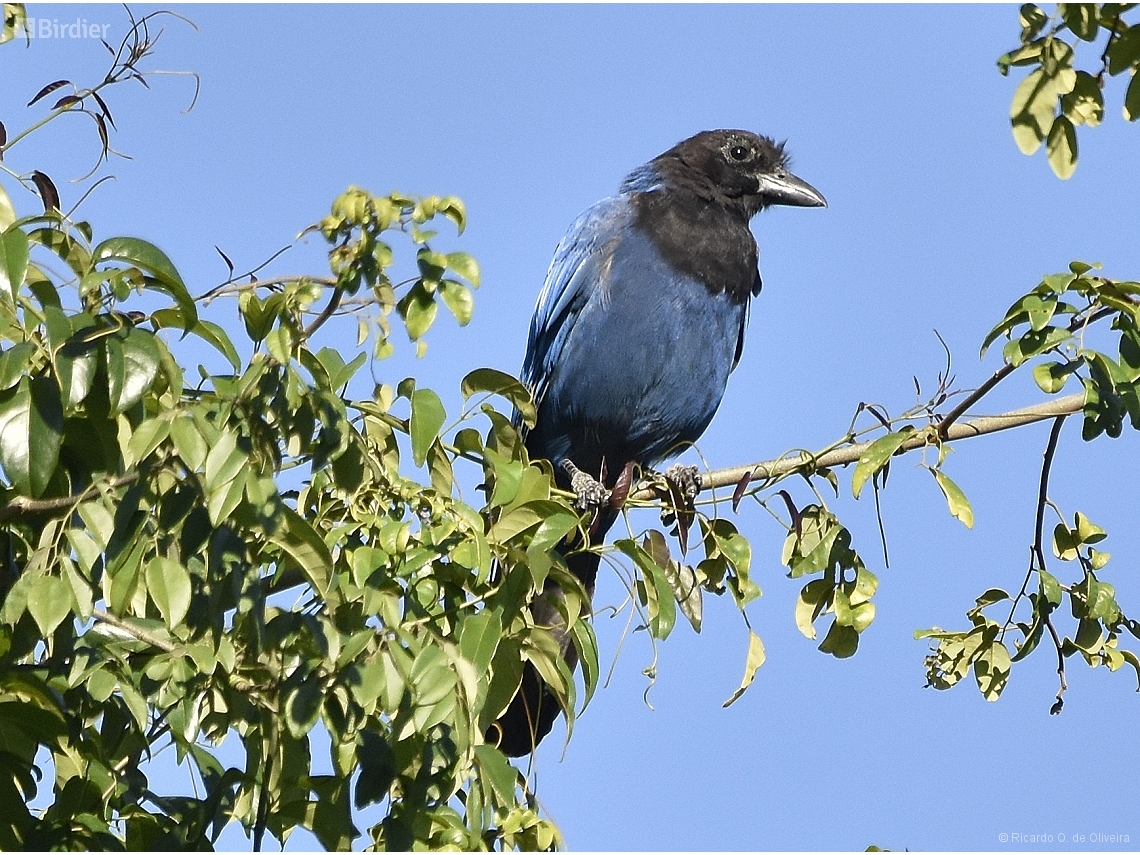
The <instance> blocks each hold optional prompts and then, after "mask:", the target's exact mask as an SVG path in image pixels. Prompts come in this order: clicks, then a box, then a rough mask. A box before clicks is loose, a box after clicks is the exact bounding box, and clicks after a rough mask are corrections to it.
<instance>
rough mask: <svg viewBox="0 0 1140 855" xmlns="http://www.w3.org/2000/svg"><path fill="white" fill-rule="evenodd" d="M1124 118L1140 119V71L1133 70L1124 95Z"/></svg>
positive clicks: (1131, 120) (1133, 120)
mask: <svg viewBox="0 0 1140 855" xmlns="http://www.w3.org/2000/svg"><path fill="white" fill-rule="evenodd" d="M1133 29H1137V28H1136V27H1133ZM1124 118H1126V119H1127V120H1128V121H1130V122H1135V121H1136V120H1137V119H1140V69H1133V71H1132V80H1130V81H1129V83H1128V91H1127V92H1126V93H1125V95H1124Z"/></svg>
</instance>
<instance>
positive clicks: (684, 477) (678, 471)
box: [663, 463, 701, 509]
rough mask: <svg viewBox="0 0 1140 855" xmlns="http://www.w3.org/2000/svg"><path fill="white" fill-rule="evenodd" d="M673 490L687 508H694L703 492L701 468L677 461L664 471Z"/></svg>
mask: <svg viewBox="0 0 1140 855" xmlns="http://www.w3.org/2000/svg"><path fill="white" fill-rule="evenodd" d="M663 475H664V477H665V481H666V482H667V483H668V484H669V486H670V488H671V491H672V492H673V493H674V494H675V495H676V496H677V497H679V498H680V499H681V500H682V502H683V503H684V506H685V508H686V509H689V508H692V507H693V503H694V502H695V501H696V499H697V494H698V493H700V492H701V470H700V469H698V468H697V467H696V466H683V465H681V464H680V463H676V464H674V465H673V466H670V467H669V468H668V469H666V470H665V472H664V473H663Z"/></svg>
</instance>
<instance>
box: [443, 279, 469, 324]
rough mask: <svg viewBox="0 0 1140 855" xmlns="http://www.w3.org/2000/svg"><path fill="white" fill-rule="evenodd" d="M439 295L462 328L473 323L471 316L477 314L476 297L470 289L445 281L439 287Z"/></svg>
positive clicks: (457, 283)
mask: <svg viewBox="0 0 1140 855" xmlns="http://www.w3.org/2000/svg"><path fill="white" fill-rule="evenodd" d="M439 295H440V296H441V297H442V298H443V302H444V304H445V305H446V306H447V308H448V309H450V310H451V314H453V315H455V320H457V321H458V322H459V325H460V326H461V327H465V326H467V324H468V323H470V322H471V316H472V315H473V314H474V312H475V297H474V295H473V294H472V293H471V289H470V288H468V287H467V286H466V285H463V284H461V283H459V282H453V281H452V280H450V279H444V280H443V282H442V283H441V284H440V287H439Z"/></svg>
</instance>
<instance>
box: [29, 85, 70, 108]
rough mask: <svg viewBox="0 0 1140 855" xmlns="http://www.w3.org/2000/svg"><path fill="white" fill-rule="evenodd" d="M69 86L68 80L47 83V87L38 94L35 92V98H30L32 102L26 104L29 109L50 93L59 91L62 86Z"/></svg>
mask: <svg viewBox="0 0 1140 855" xmlns="http://www.w3.org/2000/svg"><path fill="white" fill-rule="evenodd" d="M70 85H71V81H70V80H56V81H53V82H52V83H49V84H48V85H47V86H45V87H44V88H43V89H41V90H40V91H39V92H37V93H36V94H35V96H34V97H33V98H32V100H31V101H29V102H28V103H27V106H28V107H30V106H32V105H33V104H35V103H36V102H37V101H39V100H40V99H41V98H46V97H47V96H48V95H50V94H51V93H52V92H54V91H55V90H57V89H59V88H60V87H62V86H70Z"/></svg>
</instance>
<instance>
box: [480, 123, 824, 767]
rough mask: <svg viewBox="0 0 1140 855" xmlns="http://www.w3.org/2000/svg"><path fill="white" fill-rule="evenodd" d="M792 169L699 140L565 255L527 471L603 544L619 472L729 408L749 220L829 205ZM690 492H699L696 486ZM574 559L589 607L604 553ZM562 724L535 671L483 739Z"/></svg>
mask: <svg viewBox="0 0 1140 855" xmlns="http://www.w3.org/2000/svg"><path fill="white" fill-rule="evenodd" d="M787 161H788V158H787V154H786V153H785V151H784V146H783V144H782V143H776V142H774V141H773V140H771V139H769V138H767V137H762V136H758V135H756V134H753V133H750V132H748V131H740V130H716V131H704V132H702V133H699V134H697V135H696V136H693V137H690V138H689V139H687V140H684V141H683V142H681V143H678V144H677V145H676V146H674V147H673V148H671V149H669V150H668V151H667V152H665V153H664V154H662V155H660V156H658V157H656V158H654V159H653V160H651V161H650V162H649V163H647V164H645V165H643V166H640V167H638V168H637V169H635V170H634V171H633V172H632V173H630V175H629V176H628V177H627V178H626V179H625V181H624V182H622V184H621V187H620V189H619V192H618V195H616V196H613V197H610V198H608V199H604V200H602V201H601V202H598V203H597V204H595V205H594V206H593V207H591V208H589V209H588V210H586V211H585V212H584V213H583V214H582V215H581V216H579V217H578V219H577V220H575V221H574V224H573V225H572V226H571V227H570V230H569V231H568V232H567V234H566V236H565V237H564V238H563V239H562V242H561V243H560V244H559V245H558V249H557V250H556V252H555V254H554V259H553V261H552V262H551V264H550V269H549V271H548V272H547V274H546V283H545V285H544V287H543V289H542V292H541V294H540V295H539V297H538V304H537V306H536V307H535V311H534V317H533V318H532V320H531V325H530V336H529V339H528V341H527V351H526V357H525V360H524V363H523V369H522V378H521V379H522V381H523V382H524V383H525V384H526V385H527V387H528V388H529V389H530V391H531V393H532V394H533V396H534V400H535V404H536V406H537V408H538V420H537V423H536V425H535V427H534V428H533V429H531V430H530V431H529V432H528V434H527V436H526V447H527V450H528V452H529V454H530V456H531V458H532V459H538V458H545V459H547V460H550V461H551V463H552V464H553V465H554V469H555V474H556V477H557V479H558V482H559V484H560V486H562V487H564V488H567V489H574V490H575V491H576V492H577V493H578V494H579V497H580V505H581V506H582V507H583V508H585V507H593V508H598V509H599V510H598V515H597V517H596V519H595V522H594V527H593V531H592V536H591V538H592V540H593V542H594V543H599V542H601V540H602V538H603V537H604V536H605V533H606V531H607V529H608V528H609V527H610V526H611V525H612V524H613V522H614V520H615V519H616V516H617V512H616V511H614V510H613V509H611V508H609V507H608V506H607V505H605V504H604V502H605V497H606V495H607V490H608V489H612V488H613V486H614V483H615V482H616V479H617V478H618V476H619V475H620V474H621V473H622V470H623V469H624V468H625V467H626V466H627V465H628V464H631V463H632V464H636V465H638V466H640V467H643V468H644V467H651V466H654V465H656V464H658V463H660V462H661V461H662V460H665V459H667V458H669V457H671V456H673V455H675V454H679V453H680V452H681V451H683V450H684V449H685V448H686V447H687V446H689V445H691V444H692V443H694V442H695V441H696V440H697V438H698V437H700V435H701V434H702V433H703V432H704V430H705V428H706V427H708V424H709V422H710V421H711V420H712V417H713V414H714V413H715V412H716V410H717V407H718V406H719V405H720V401H721V398H722V397H723V395H724V391H725V387H726V386H727V384H728V375H729V374H730V373H731V372H732V370H733V369H734V368H735V367H736V364H737V362H738V361H739V360H740V355H741V351H742V348H743V345H744V330H745V326H746V325H747V322H748V306H749V301H750V298H751V297H754V296H756V295H757V294H758V293H759V292H760V272H759V270H758V267H757V263H758V259H759V252H758V250H757V248H756V241H755V238H753V236H752V232H751V231H750V229H749V226H748V224H749V221H750V220H751V219H752V217H753V216H755V215H756V214H757V213H759V212H760V211H761V210H763V209H764V208H767V207H769V206H771V205H795V206H801V207H817V206H824V205H826V204H827V203H826V201H825V200H824V198H823V196H822V195H821V194H820V193H819V191H817V190H816V189H815V188H814V187H812V186H811V185H810V184H808V183H806V182H805V181H803V180H801V179H799V178H797V177H796V176H795V175H793V174H792V173H791V172H789V171H788V168H787ZM689 477H690V479H692V478H693V477H694V476H693V475H690V476H689ZM688 489H689V490H690V491H691V493H692V494H694V495H695V489H696V485H695V483H694V484H692V485H691V486H690V487H689V488H688ZM566 560H567V565H568V566H569V569H570V570H571V572H572V573H574V575H575V576H577V578H578V579H579V580H580V581H581V582H582V585H583V586H584V587H585V589H586V591H587V593H589V594H590V595H591V596H592V594H593V589H594V580H595V577H596V575H597V568H598V556H597V555H596V554H591V553H584V552H578V553H571V554H570V555H568V556H567V559H566ZM560 596H561V591H560V590H559V589H558V587H557V585H556V584H555V583H553V582H549V583H548V584H547V587H546V590H544V591H543V593H542V594H541V595H540V596H539V597H538V598H537V599H536V601H535V602H534V603H533V604H532V613H533V615H534V617H535V620H536V622H537V623H539V624H541V625H546V626H550V627H552V628H553V630H554V632H555V634H556V636H557V637H558V638H559V640H560V643H561V647H562V650H563V654H564V656H565V659H566V661H567V664H568V665H569V666H570V668H571V670H573V668H574V666H575V665H576V663H577V656H576V652H575V650H574V647H573V644H572V643H571V642H570V640H569V639H568V638H567V637H566V633H565V632H559V629H558V628H559V627H560V626H562V625H564V622H563V619H562V618H561V616H560V615H559V614H558V610H557V607H556V605H555V600H557V599H558V598H559V597H560ZM558 712H559V706H558V703H557V701H556V700H555V698H554V695H553V694H552V693H551V692H550V691H549V689H548V688H547V687H546V686H545V685H544V684H543V683H542V681H541V679H540V678H539V677H538V675H537V673H536V672H535V670H534V669H533V667H532V666H531V665H530V664H529V663H527V666H526V668H525V669H524V676H523V682H522V685H521V687H520V689H519V692H518V693H517V694H516V696H515V698H514V700H513V701H512V702H511V704H510V706H509V707H508V708H507V710H506V711H505V712H504V713H503V714H502V716H500V718H499V720H498V721H497V722H496V724H495V725H493V726H492V728H491V729H490V731H489V732H488V740H489V741H491V742H492V743H497V744H498V745H499V747H500V748H501V749H502V750H503V751H504V752H505V753H507V754H509V755H511V756H521V755H523V754H526V753H529V752H530V751H532V750H533V749H534V747H535V746H536V745H537V744H538V742H539V741H540V740H541V739H542V738H543V737H544V736H545V735H546V733H547V732H549V730H550V728H551V726H552V724H553V722H554V720H555V718H556V717H557V715H558Z"/></svg>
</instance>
